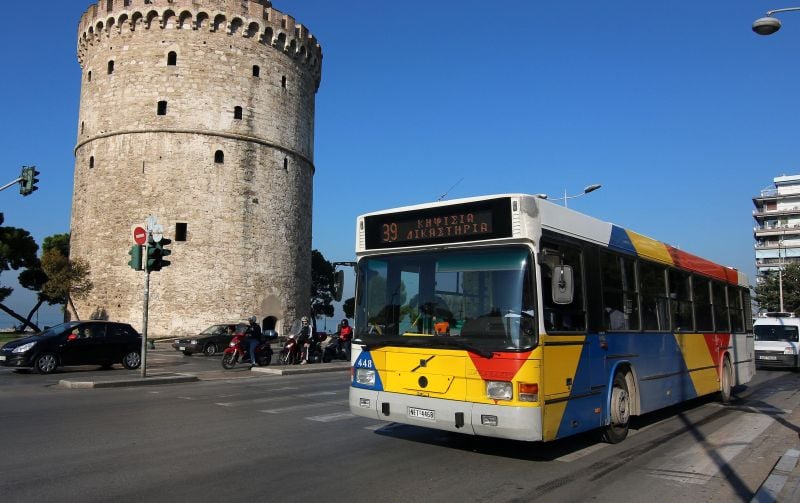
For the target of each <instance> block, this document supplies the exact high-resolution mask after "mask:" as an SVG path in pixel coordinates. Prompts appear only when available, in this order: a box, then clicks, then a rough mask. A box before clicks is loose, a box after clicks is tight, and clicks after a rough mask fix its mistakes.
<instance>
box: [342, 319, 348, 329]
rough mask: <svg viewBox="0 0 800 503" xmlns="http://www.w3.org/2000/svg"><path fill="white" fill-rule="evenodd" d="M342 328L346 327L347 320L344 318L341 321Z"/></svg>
mask: <svg viewBox="0 0 800 503" xmlns="http://www.w3.org/2000/svg"><path fill="white" fill-rule="evenodd" d="M342 326H343V327H346V326H347V318H345V319H343V320H342Z"/></svg>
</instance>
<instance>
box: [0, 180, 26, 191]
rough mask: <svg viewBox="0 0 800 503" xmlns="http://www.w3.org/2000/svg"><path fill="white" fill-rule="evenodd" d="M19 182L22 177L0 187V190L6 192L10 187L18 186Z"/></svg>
mask: <svg viewBox="0 0 800 503" xmlns="http://www.w3.org/2000/svg"><path fill="white" fill-rule="evenodd" d="M20 181H22V177H19V178H17V179H16V180H14V181H13V182H9V183H7V184H5V185H3V186H2V187H0V190H6V189H7V188H9V187H11V186H12V185H16V184H18V183H19V182H20Z"/></svg>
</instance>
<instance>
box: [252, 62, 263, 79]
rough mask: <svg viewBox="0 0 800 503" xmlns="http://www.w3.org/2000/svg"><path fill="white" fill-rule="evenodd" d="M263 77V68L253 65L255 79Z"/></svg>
mask: <svg viewBox="0 0 800 503" xmlns="http://www.w3.org/2000/svg"><path fill="white" fill-rule="evenodd" d="M260 76H261V68H260V67H259V66H258V65H253V77H260Z"/></svg>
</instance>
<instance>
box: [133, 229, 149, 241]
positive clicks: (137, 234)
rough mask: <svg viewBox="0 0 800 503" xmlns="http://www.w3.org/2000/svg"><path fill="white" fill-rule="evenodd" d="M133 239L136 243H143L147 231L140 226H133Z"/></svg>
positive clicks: (145, 239)
mask: <svg viewBox="0 0 800 503" xmlns="http://www.w3.org/2000/svg"><path fill="white" fill-rule="evenodd" d="M133 241H134V242H135V243H136V244H137V245H143V244H145V243H146V242H147V231H145V230H144V228H142V227H134V229H133Z"/></svg>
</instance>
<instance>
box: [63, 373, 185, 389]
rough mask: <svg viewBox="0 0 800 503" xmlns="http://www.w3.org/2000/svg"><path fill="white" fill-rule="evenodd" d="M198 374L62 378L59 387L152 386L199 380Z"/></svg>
mask: <svg viewBox="0 0 800 503" xmlns="http://www.w3.org/2000/svg"><path fill="white" fill-rule="evenodd" d="M199 380H200V379H199V378H198V377H197V376H196V375H187V374H180V375H167V376H164V375H162V376H153V377H144V378H142V377H140V378H138V379H119V380H114V381H72V380H69V379H62V380H61V381H58V387H59V388H66V389H90V388H124V387H129V386H151V385H154V384H175V383H182V382H192V381H199Z"/></svg>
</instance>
